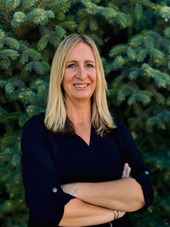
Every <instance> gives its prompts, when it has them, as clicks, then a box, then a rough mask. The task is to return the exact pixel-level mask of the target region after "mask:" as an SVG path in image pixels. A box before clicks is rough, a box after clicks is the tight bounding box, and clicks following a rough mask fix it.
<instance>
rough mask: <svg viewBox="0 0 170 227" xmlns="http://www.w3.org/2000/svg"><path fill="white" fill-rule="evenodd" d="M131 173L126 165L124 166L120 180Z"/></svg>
mask: <svg viewBox="0 0 170 227" xmlns="http://www.w3.org/2000/svg"><path fill="white" fill-rule="evenodd" d="M130 173H131V168H130V166H129V164H128V163H125V164H124V168H123V172H122V178H126V177H129V176H130Z"/></svg>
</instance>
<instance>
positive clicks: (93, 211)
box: [59, 198, 124, 226]
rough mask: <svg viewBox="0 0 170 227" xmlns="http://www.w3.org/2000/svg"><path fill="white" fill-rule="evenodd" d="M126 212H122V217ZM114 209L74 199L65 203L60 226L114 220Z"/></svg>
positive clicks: (84, 224)
mask: <svg viewBox="0 0 170 227" xmlns="http://www.w3.org/2000/svg"><path fill="white" fill-rule="evenodd" d="M123 215H124V212H120V216H119V217H122V216H123ZM114 216H115V215H114V211H113V210H111V209H107V208H104V207H100V206H95V205H92V204H88V203H85V202H83V201H81V200H79V199H76V198H75V199H72V200H70V202H68V203H67V204H66V205H65V209H64V215H63V217H62V219H61V222H60V223H59V226H91V225H99V224H103V223H106V222H110V221H113V220H114Z"/></svg>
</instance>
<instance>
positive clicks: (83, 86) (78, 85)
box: [74, 84, 89, 88]
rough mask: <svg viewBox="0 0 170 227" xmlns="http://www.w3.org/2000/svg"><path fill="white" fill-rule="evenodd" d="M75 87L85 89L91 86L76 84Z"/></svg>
mask: <svg viewBox="0 0 170 227" xmlns="http://www.w3.org/2000/svg"><path fill="white" fill-rule="evenodd" d="M74 86H75V87H77V88H85V87H87V86H89V84H74Z"/></svg>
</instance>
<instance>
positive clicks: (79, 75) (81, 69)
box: [77, 66, 87, 80]
mask: <svg viewBox="0 0 170 227" xmlns="http://www.w3.org/2000/svg"><path fill="white" fill-rule="evenodd" d="M77 78H78V79H80V80H85V79H86V78H87V72H86V69H85V68H84V67H83V66H80V67H79V69H78V72H77Z"/></svg>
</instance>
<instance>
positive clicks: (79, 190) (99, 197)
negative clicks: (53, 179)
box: [63, 178, 145, 212]
mask: <svg viewBox="0 0 170 227" xmlns="http://www.w3.org/2000/svg"><path fill="white" fill-rule="evenodd" d="M66 187H67V189H66V188H64V187H63V189H64V191H65V192H66V191H67V192H68V193H69V194H71V195H74V196H75V197H77V198H79V199H81V200H82V201H85V202H87V203H90V204H93V205H97V206H102V207H106V208H108V209H112V210H121V211H124V212H132V211H136V210H138V209H140V208H142V207H143V206H144V205H145V202H144V197H143V193H142V189H141V186H140V185H139V183H137V181H136V180H135V179H133V178H126V179H120V180H116V181H108V182H99V183H73V184H69V185H67V186H66Z"/></svg>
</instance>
